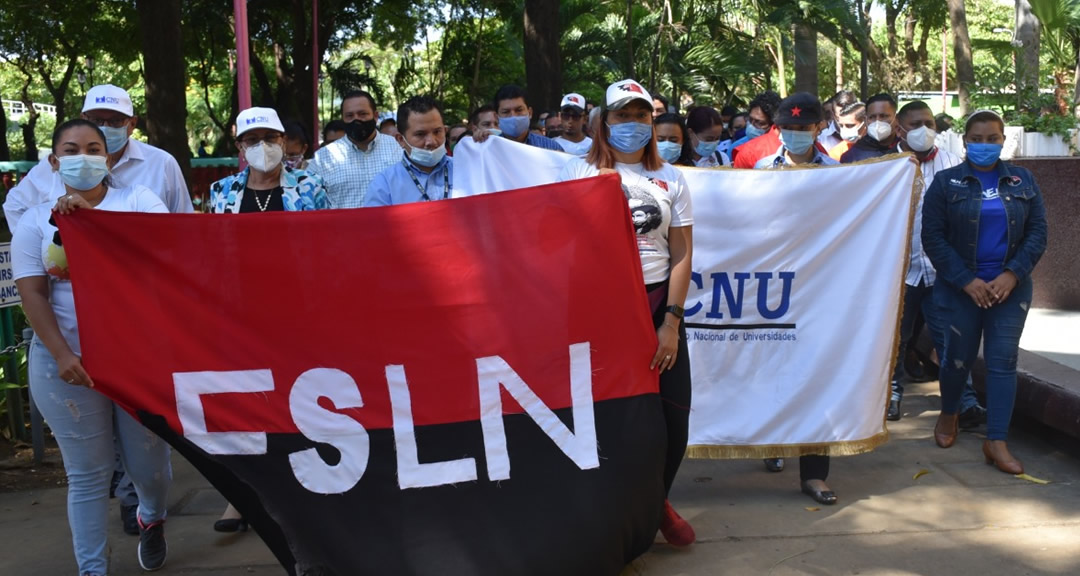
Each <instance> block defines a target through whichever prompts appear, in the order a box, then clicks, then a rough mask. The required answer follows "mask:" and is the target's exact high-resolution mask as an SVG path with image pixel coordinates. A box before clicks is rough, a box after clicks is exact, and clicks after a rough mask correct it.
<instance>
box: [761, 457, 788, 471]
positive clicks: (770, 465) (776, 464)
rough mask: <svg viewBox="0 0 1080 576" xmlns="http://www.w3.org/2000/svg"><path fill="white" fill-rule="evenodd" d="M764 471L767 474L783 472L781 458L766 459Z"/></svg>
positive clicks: (782, 460)
mask: <svg viewBox="0 0 1080 576" xmlns="http://www.w3.org/2000/svg"><path fill="white" fill-rule="evenodd" d="M765 469H766V470H768V471H769V472H783V471H784V459H783V458H766V459H765Z"/></svg>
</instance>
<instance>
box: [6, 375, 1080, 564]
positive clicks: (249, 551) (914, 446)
mask: <svg viewBox="0 0 1080 576" xmlns="http://www.w3.org/2000/svg"><path fill="white" fill-rule="evenodd" d="M937 402H938V397H937V386H936V384H935V383H931V384H919V385H914V386H911V387H910V389H909V393H908V398H907V399H906V400H905V402H904V405H903V410H904V413H905V414H904V419H903V420H901V421H900V422H897V423H892V426H890V430H891V432H892V439H891V440H890V442H889V443H888V444H886V445H885V446H883V447H882V448H880V449H879V450H877V451H876V452H874V453H871V454H866V455H862V456H854V457H850V458H835V459H833V466H832V474H831V477H830V479H829V484H830V486H832V488H833V489H834V490H836V492H837V493H838V495H839V497H840V503H839V504H838V505H836V506H832V507H818V506H817V504H816V503H814V502H813V501H812V500H810V499H809V498H808V497H806V496H804V495H802V494H801V493H799V491H798V465H797V463H796V462H794V461H789V463H788V470H787V471H785V472H783V473H781V474H770V473H767V472H766V471H765V469H764V467H763V466H762V464H761V462H760V461H702V460H696V461H687V462H686V463H685V464H684V465H683V468H682V471H681V473H680V476H679V479H678V481H677V485H676V487H675V489H674V493H673V495H672V498H673V501H674V503H675V506H676V508H677V509H678V510H680V512H682V514H683V515H684V516H685V517H686V518H687V519H689V520H690V521H691V522H692V523H693V525H694V527H695V528H696V530H697V535H698V539H699V541H698V543H697V544H695V545H694V546H693V547H691V548H690V549H687V550H674V549H671V548H669V547H668V546H666V545H663V544H659V545H657V546H656V547H654V548H653V550H652V551H651V552H649V553H648V554H646V555H645V556H644V557H642V558H641V559H639V560H638V561H637V562H635V563H634V564H633V565H631V566H630V567H628V568H627V570H626V571H625V572H624V576H680V575H685V576H697V575H701V576H706V575H708V576H713V575H716V574H732V575H755V574H775V575H785V574H788V575H796V574H797V575H839V574H860V575H885V574H889V575H893V574H895V575H928V576H929V575H938V574H954V575H968V574H978V575H980V576H991V575H999V574H1000V575H1016V574H1032V575H1034V574H1039V575H1044V574H1062V575H1065V574H1080V547H1078V545H1077V542H1080V483H1078V480H1080V460H1077V458H1076V457H1075V455H1069V454H1063V453H1061V452H1060V451H1058V450H1057V449H1055V448H1053V447H1052V446H1050V445H1048V444H1047V443H1046V442H1043V441H1041V440H1040V439H1038V438H1036V437H1033V436H1032V435H1031V434H1029V433H1025V432H1024V431H1021V430H1016V431H1014V436H1013V440H1012V443H1011V446H1012V448H1013V451H1014V453H1015V454H1016V455H1017V457H1019V458H1020V459H1022V460H1023V461H1024V463H1025V466H1026V467H1027V469H1028V472H1029V473H1030V474H1031V475H1032V476H1035V477H1038V478H1041V479H1045V480H1048V481H1049V482H1050V483H1049V484H1046V485H1040V484H1034V483H1031V482H1027V481H1025V480H1020V479H1017V478H1014V477H1012V476H1009V475H1006V474H1003V473H1001V472H998V471H997V470H996V469H994V468H991V467H989V466H986V465H985V464H983V462H982V456H981V454H980V453H979V445H980V442H981V438H980V437H979V436H978V435H977V434H971V433H963V434H961V437H960V439H959V440H958V441H957V444H956V445H955V446H954V447H953V448H952V449H949V450H941V449H939V448H937V447H936V446H935V445H934V443H933V440H932V439H931V431H932V428H933V423H934V419H935V418H936V417H937V412H936V410H937V408H936V407H937ZM175 469H176V481H175V484H174V489H173V493H172V497H171V500H172V502H173V505H172V508H171V516H170V520H169V525H168V536H169V545H170V552H171V554H170V557H169V562H168V564H167V565H166V567H165V568H164V569H163V570H162V571H161V572H159V573H160V574H214V575H220V576H241V575H244V576H248V575H271V574H272V575H280V574H283V573H284V571H283V570H282V569H281V568H280V567H278V566H277V564H276V562H275V561H274V559H273V558H272V557H271V555H270V554H269V552H267V550H266V548H265V547H264V546H263V545H262V543H261V541H260V540H259V539H258V538H257V537H256V536H255V535H254V534H253V533H247V534H239V535H230V536H224V535H219V534H216V533H214V532H213V531H212V530H211V525H212V523H213V521H214V520H215V519H217V517H218V515H219V514H220V512H221V510H222V509H223V507H224V505H225V502H224V500H223V499H222V498H221V496H219V495H218V494H217V493H216V492H215V491H214V490H213V489H212V488H211V487H210V486H209V485H208V484H207V482H206V481H205V480H203V479H202V477H201V476H199V474H198V473H197V472H195V471H194V469H192V468H191V467H190V466H189V465H188V464H187V463H186V462H185V461H183V459H181V458H176V459H175ZM921 470H927V471H928V472H929V473H928V474H925V475H922V476H920V477H919V478H918V479H915V478H914V476H915V475H916V474H917V473H918V472H919V471H921ZM813 508H819V509H817V510H813ZM110 529H111V530H112V533H111V542H112V574H113V575H114V576H118V575H119V576H124V575H129V574H140V573H141V572H140V570H139V569H138V565H137V564H136V561H135V546H136V541H137V539H135V538H134V537H130V536H125V535H124V534H123V533H122V532H121V531H120V523H119V516H118V513H117V507H116V506H115V505H114V506H113V516H112V521H111V522H110ZM0 542H3V543H4V545H5V548H6V549H5V552H4V553H3V554H2V555H0V575H3V576H7V575H34V576H39V575H40V576H68V575H73V574H75V564H74V560H73V558H72V553H71V542H70V533H69V531H68V528H67V522H66V519H65V490H64V489H50V490H43V491H36V492H22V493H14V494H0ZM361 545H362V543H361ZM499 576H503V575H499Z"/></svg>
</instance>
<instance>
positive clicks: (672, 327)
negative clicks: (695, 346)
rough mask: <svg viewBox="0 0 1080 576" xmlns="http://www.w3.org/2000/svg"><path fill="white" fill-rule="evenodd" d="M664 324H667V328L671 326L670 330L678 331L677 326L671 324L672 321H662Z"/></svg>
mask: <svg viewBox="0 0 1080 576" xmlns="http://www.w3.org/2000/svg"><path fill="white" fill-rule="evenodd" d="M664 326H667V327H668V328H671V329H672V330H674V331H676V332H678V331H679V327H678V326H676V325H674V324H672V323H670V322H664Z"/></svg>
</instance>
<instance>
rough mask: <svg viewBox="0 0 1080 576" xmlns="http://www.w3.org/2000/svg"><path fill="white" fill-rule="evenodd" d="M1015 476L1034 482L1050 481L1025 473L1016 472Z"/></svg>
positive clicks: (1043, 482)
mask: <svg viewBox="0 0 1080 576" xmlns="http://www.w3.org/2000/svg"><path fill="white" fill-rule="evenodd" d="M1016 477H1017V478H1019V479H1021V480H1027V481H1028V482H1034V483H1035V484H1049V483H1050V481H1049V480H1043V479H1041V478H1036V477H1034V476H1028V475H1027V474H1017V475H1016Z"/></svg>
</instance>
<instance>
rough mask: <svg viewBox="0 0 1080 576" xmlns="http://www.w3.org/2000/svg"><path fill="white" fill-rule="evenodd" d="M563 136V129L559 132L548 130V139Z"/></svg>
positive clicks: (558, 130)
mask: <svg viewBox="0 0 1080 576" xmlns="http://www.w3.org/2000/svg"><path fill="white" fill-rule="evenodd" d="M562 134H563V131H562V128H559V129H557V130H548V131H547V137H548V138H558V137H559V136H562Z"/></svg>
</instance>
